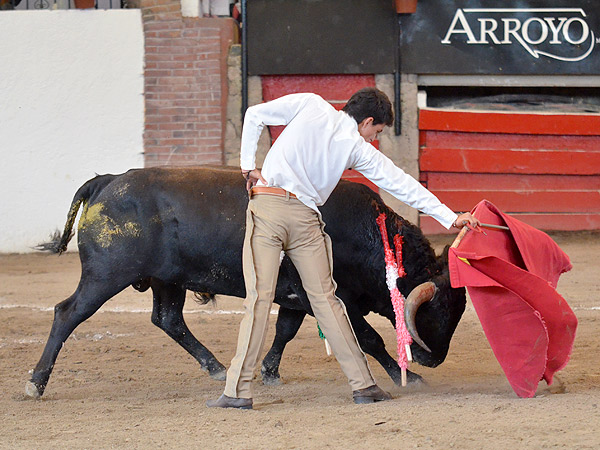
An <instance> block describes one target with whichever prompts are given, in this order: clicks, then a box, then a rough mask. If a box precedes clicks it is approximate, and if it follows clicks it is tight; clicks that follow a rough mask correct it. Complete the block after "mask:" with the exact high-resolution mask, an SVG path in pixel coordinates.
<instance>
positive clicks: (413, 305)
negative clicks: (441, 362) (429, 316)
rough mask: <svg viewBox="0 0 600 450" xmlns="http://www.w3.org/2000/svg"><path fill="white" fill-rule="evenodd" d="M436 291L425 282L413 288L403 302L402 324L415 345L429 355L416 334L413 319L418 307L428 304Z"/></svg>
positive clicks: (428, 282) (433, 285)
mask: <svg viewBox="0 0 600 450" xmlns="http://www.w3.org/2000/svg"><path fill="white" fill-rule="evenodd" d="M436 291H437V286H436V285H435V284H434V283H432V282H431V281H427V282H426V283H423V284H420V285H418V286H417V287H416V288H414V289H413V290H412V291H411V293H410V294H408V297H407V298H406V301H405V302H404V323H405V324H406V328H407V330H408V332H409V333H410V335H411V336H412V338H413V341H415V342H416V343H417V344H419V345H420V346H421V348H423V350H426V351H428V352H429V353H431V350H430V349H429V347H427V345H426V344H425V342H423V340H422V339H421V338H420V337H419V333H418V332H417V327H416V325H415V318H416V317H417V311H418V310H419V306H421V305H422V304H423V303H425V302H428V301H429V300H431V299H432V298H433V296H434V295H435V293H436Z"/></svg>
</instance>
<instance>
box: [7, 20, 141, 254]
mask: <svg viewBox="0 0 600 450" xmlns="http://www.w3.org/2000/svg"><path fill="white" fill-rule="evenodd" d="M143 75H144V34H143V27H142V18H141V13H140V11H139V10H135V9H127V10H108V11H100V10H67V11H61V10H59V11H2V12H0V252H29V251H32V250H31V247H33V246H35V245H36V244H38V243H40V242H42V241H47V240H48V236H49V234H50V233H51V232H53V231H54V230H55V229H57V228H58V229H60V230H62V228H63V226H64V224H65V219H66V215H67V211H68V209H69V205H70V203H71V200H72V198H73V195H74V194H75V191H76V190H77V189H78V187H79V186H80V185H81V184H83V182H84V181H86V180H88V179H89V178H92V177H93V176H94V175H95V174H96V173H100V174H102V173H120V172H123V171H125V170H127V169H129V168H132V167H142V166H143V131H144V98H143V93H144V92H143V91H144V78H143ZM76 248H77V246H76V244H75V243H72V244H71V245H70V247H69V249H70V250H76Z"/></svg>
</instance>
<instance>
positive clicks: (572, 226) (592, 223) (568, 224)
mask: <svg viewBox="0 0 600 450" xmlns="http://www.w3.org/2000/svg"><path fill="white" fill-rule="evenodd" d="M511 216H513V217H515V218H516V219H519V220H520V221H522V222H525V223H527V224H529V225H531V226H532V227H534V228H537V229H538V230H543V231H581V230H598V229H600V214H586V213H581V214H511ZM419 223H420V228H421V230H422V231H423V233H425V234H429V235H430V234H457V233H458V230H457V229H456V228H451V229H450V230H446V229H445V228H444V227H443V226H441V225H440V224H439V223H438V222H437V221H436V220H435V219H433V218H432V217H429V216H425V215H420V217H419ZM485 232H486V233H499V231H494V230H485Z"/></svg>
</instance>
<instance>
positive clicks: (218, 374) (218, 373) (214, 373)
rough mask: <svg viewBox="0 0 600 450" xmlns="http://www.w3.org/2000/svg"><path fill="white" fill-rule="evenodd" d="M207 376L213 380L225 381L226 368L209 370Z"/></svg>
mask: <svg viewBox="0 0 600 450" xmlns="http://www.w3.org/2000/svg"><path fill="white" fill-rule="evenodd" d="M208 376H209V377H211V378H212V379H213V380H217V381H225V380H226V379H227V370H225V368H222V369H219V370H211V371H209V372H208Z"/></svg>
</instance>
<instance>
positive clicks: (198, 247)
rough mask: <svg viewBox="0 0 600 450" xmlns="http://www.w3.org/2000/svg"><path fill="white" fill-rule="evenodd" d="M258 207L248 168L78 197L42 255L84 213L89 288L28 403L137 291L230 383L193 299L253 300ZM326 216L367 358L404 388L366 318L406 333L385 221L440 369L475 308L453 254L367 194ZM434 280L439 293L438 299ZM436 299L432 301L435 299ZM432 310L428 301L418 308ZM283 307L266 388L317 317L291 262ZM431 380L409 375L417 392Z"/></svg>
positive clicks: (111, 186) (282, 286) (84, 277)
mask: <svg viewBox="0 0 600 450" xmlns="http://www.w3.org/2000/svg"><path fill="white" fill-rule="evenodd" d="M247 203H248V195H247V193H246V191H245V189H244V182H243V180H242V179H241V177H240V174H239V170H236V169H231V168H152V169H135V170H130V171H129V172H127V173H125V174H122V175H102V176H98V177H96V178H93V179H91V180H89V181H88V182H86V183H85V184H84V185H83V186H82V187H81V188H80V189H79V190H78V191H77V193H76V194H75V196H74V199H73V202H72V204H71V208H70V211H69V213H68V216H67V222H66V225H65V229H64V231H63V233H62V235H57V236H56V239H54V240H53V241H52V242H50V243H48V244H43V245H41V246H40V249H42V250H50V251H53V252H56V253H61V252H63V251H65V250H66V249H67V244H68V242H69V240H70V239H71V237H72V228H73V225H74V223H75V218H76V215H77V211H78V210H79V208H80V207H81V206H83V211H82V215H81V218H80V221H79V224H78V231H79V233H78V245H79V255H80V259H81V269H82V270H81V279H80V281H79V285H78V286H77V289H76V290H75V292H74V293H73V295H71V296H70V297H69V298H67V299H66V300H64V301H63V302H61V303H59V304H58V305H56V307H55V311H54V321H53V324H52V329H51V331H50V336H49V338H48V341H47V343H46V346H45V348H44V352H43V354H42V356H41V358H40V360H39V362H38V363H37V365H36V367H35V369H34V371H33V374H32V377H31V380H30V381H29V382H28V383H27V386H26V392H27V394H28V395H29V396H31V397H35V398H39V397H40V396H41V395H42V394H43V393H44V390H45V388H46V385H47V383H48V379H49V377H50V374H51V372H52V368H53V366H54V363H55V361H56V358H57V356H58V353H59V352H60V349H61V348H62V345H63V343H64V342H65V340H66V339H67V338H68V337H69V335H70V334H71V333H72V332H73V330H74V329H75V328H76V327H77V326H78V325H79V324H80V323H82V322H83V321H84V320H86V319H87V318H89V317H90V316H91V315H92V314H94V313H95V312H96V311H97V310H98V309H99V308H100V307H101V306H102V305H103V304H104V303H105V302H106V301H108V300H109V299H110V298H112V297H113V296H114V295H116V294H118V293H119V292H121V291H122V290H123V289H125V288H126V287H127V286H130V285H132V286H133V287H134V288H136V289H138V290H140V291H144V290H147V289H151V290H152V293H153V311H152V323H154V324H155V325H157V326H158V327H160V328H161V329H162V330H164V331H165V332H166V333H167V334H168V335H169V336H170V337H171V338H173V339H174V340H175V341H176V342H178V343H179V344H180V345H181V346H182V347H183V348H184V349H185V350H187V351H188V352H189V353H190V354H191V355H192V356H193V357H194V358H195V359H196V360H197V361H198V362H199V363H200V366H201V368H202V369H203V370H205V371H207V372H208V373H209V375H210V376H211V377H213V378H215V379H219V380H223V379H224V377H225V367H224V366H223V365H222V364H221V363H220V362H219V361H218V360H217V359H216V358H215V357H214V355H213V354H212V353H211V352H210V351H209V350H208V349H207V348H206V347H205V346H204V345H202V344H201V343H200V342H199V341H198V340H197V339H196V338H195V337H194V336H193V334H192V333H191V332H190V330H189V329H188V327H187V325H186V323H185V321H184V318H183V305H184V301H185V295H186V291H187V290H191V291H195V292H198V293H201V294H202V296H203V297H204V298H206V299H210V298H212V297H213V296H215V295H219V294H221V295H230V296H236V297H244V296H245V288H244V282H243V274H242V263H241V261H242V255H241V252H242V243H243V238H244V230H245V211H246V206H247ZM320 209H321V212H322V215H323V219H324V221H325V223H326V224H327V226H326V231H327V233H328V234H329V235H330V237H331V240H332V244H333V256H334V274H333V275H334V278H335V280H336V282H337V285H338V289H337V291H336V294H337V295H338V297H340V298H341V299H342V300H343V302H344V304H345V305H346V309H347V311H348V315H349V318H350V321H351V323H352V326H353V328H354V331H355V334H356V336H357V339H358V341H359V344H360V346H361V348H362V349H363V351H365V353H367V354H369V355H371V356H373V357H374V358H375V359H376V360H377V361H378V362H379V363H380V364H381V365H382V366H383V367H384V369H385V370H386V371H387V373H388V374H389V375H390V377H391V378H392V379H393V380H394V382H395V383H396V384H400V383H401V371H400V368H399V367H398V365H397V363H396V362H395V360H394V358H392V357H391V356H390V355H389V354H388V352H387V351H386V349H385V344H384V342H383V339H382V338H381V336H380V335H379V334H378V333H377V332H376V331H375V330H374V329H373V328H372V327H371V326H370V325H369V323H368V322H367V321H366V320H365V318H364V316H366V315H367V314H369V313H370V312H375V313H378V314H380V315H382V316H384V317H387V318H388V319H389V320H390V322H391V323H392V325H394V324H395V317H394V311H393V307H392V303H391V300H390V293H389V291H388V288H387V285H386V271H385V261H384V250H383V245H382V242H381V236H380V234H379V229H378V226H377V224H376V222H375V219H376V218H377V217H378V216H379V214H381V213H384V214H385V215H386V217H387V219H386V227H387V231H388V238H389V240H390V242H392V240H393V237H394V236H395V235H396V234H400V235H402V236H403V241H404V244H403V246H402V260H403V262H404V268H405V271H406V276H405V277H403V278H399V279H398V281H397V285H398V289H399V290H400V292H401V293H402V294H403V295H404V296H406V297H407V304H408V303H410V302H411V298H412V299H413V300H414V299H415V298H416V299H417V301H416V303H414V302H413V304H414V307H412V309H411V307H410V306H407V310H411V311H412V315H411V314H408V316H409V317H408V321H409V322H411V321H412V323H407V325H408V327H409V329H412V334H413V336H414V337H415V339H416V340H418V339H419V338H418V336H420V338H421V339H422V340H423V341H424V345H425V346H426V347H428V348H429V349H430V352H428V351H425V350H423V349H422V348H421V347H420V346H418V345H416V344H413V345H412V346H411V350H412V353H413V358H414V360H415V361H416V362H418V363H420V364H422V365H426V366H429V367H435V366H437V365H438V364H440V363H441V362H443V361H444V359H445V357H446V354H447V352H448V347H449V344H450V340H451V338H452V335H453V333H454V330H455V329H456V326H457V324H458V322H459V320H460V318H461V316H462V314H463V312H464V309H465V304H466V299H465V291H464V289H453V288H451V287H450V281H449V276H448V262H447V251H446V252H444V254H443V255H441V256H439V257H436V255H435V253H434V251H433V249H432V248H431V245H430V244H429V242H428V241H427V239H426V238H425V237H424V236H423V234H422V232H421V231H420V229H419V228H417V227H416V226H414V225H412V224H411V223H409V222H407V221H406V220H404V219H403V218H402V217H400V216H398V215H397V214H396V213H394V212H393V211H392V210H391V209H390V208H388V207H387V206H386V205H385V204H384V202H383V201H382V199H381V197H379V195H377V194H376V193H374V192H373V191H372V190H371V189H369V188H368V187H366V186H363V185H360V184H356V183H350V182H345V181H342V182H340V184H339V185H338V186H337V188H336V189H335V190H334V192H333V194H332V195H331V197H330V199H329V200H328V201H327V203H326V204H325V205H324V206H323V207H322V208H320ZM431 282H432V283H434V284H435V286H436V288H437V289H435V295H434V296H433V298H431V294H433V292H434V290H433V289H431V287H432V285H431V284H430V283H431ZM424 287H425V289H423V288H424ZM415 288H416V289H415ZM426 291H427V292H431V294H430V295H429V296H427V298H423V295H424V294H423V292H426ZM411 292H412V293H413V294H412V295H409V294H411ZM415 293H416V294H415ZM422 301H425V303H423V304H422V306H420V307H418V304H419V303H421V302H422ZM275 302H276V303H278V304H279V305H280V308H279V315H278V318H277V324H276V335H275V339H274V342H273V345H272V347H271V349H270V350H269V352H268V353H267V355H266V357H265V358H264V360H263V364H262V370H261V372H262V376H263V381H264V382H265V383H266V384H276V383H277V382H278V380H279V364H280V362H281V356H282V353H283V351H284V348H285V346H286V344H287V343H288V342H289V341H290V340H291V339H293V338H294V336H295V335H296V333H297V331H298V329H299V328H300V325H301V324H302V321H303V319H304V317H305V315H306V314H311V315H312V310H311V307H310V303H309V302H308V298H307V296H306V293H305V292H304V290H303V289H302V285H301V282H300V278H299V276H298V273H297V271H296V269H295V268H294V266H293V264H292V263H291V261H290V260H289V258H287V257H285V258H284V259H283V261H282V264H281V268H280V273H279V280H278V284H277V290H276V295H275ZM417 308H418V309H417ZM417 334H418V336H417ZM420 378H421V377H420V376H419V375H417V374H414V373H412V372H409V374H408V380H409V382H411V381H416V380H419V379H420Z"/></svg>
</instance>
